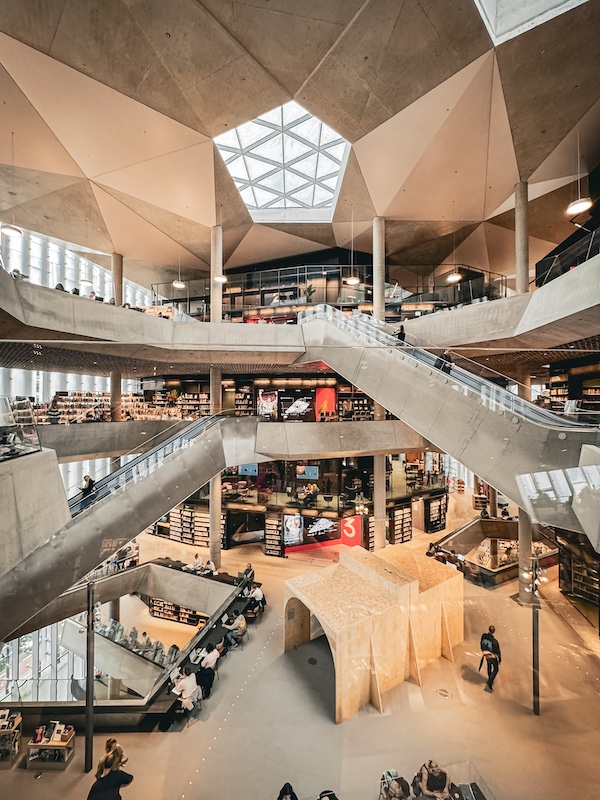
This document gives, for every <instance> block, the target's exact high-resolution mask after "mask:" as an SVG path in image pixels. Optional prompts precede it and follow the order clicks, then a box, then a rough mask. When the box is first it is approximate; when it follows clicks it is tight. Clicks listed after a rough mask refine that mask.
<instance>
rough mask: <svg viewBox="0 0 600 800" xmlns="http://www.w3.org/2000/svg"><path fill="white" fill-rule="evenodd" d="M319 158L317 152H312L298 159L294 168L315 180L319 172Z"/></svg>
mask: <svg viewBox="0 0 600 800" xmlns="http://www.w3.org/2000/svg"><path fill="white" fill-rule="evenodd" d="M317 159H318V156H317V154H316V153H312V154H311V155H309V156H306V158H303V159H302V160H301V161H296V163H295V164H294V170H295V171H296V172H301V173H302V174H303V175H306V177H307V178H311V179H312V180H314V179H315V175H316V174H317Z"/></svg>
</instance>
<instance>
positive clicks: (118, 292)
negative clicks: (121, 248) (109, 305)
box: [110, 253, 123, 306]
mask: <svg viewBox="0 0 600 800" xmlns="http://www.w3.org/2000/svg"><path fill="white" fill-rule="evenodd" d="M110 264H111V270H112V282H113V292H114V293H115V294H114V298H115V304H116V305H118V306H120V305H123V256H122V255H121V254H120V253H113V254H112V256H111V257H110Z"/></svg>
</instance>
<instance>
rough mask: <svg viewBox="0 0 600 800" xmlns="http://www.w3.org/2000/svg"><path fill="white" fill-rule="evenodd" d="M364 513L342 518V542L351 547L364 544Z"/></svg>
mask: <svg viewBox="0 0 600 800" xmlns="http://www.w3.org/2000/svg"><path fill="white" fill-rule="evenodd" d="M362 521H363V516H362V514H355V515H354V516H352V517H344V519H342V520H340V528H341V538H342V544H347V545H348V546H349V547H355V546H358V547H360V546H361V544H362V525H363V522H362Z"/></svg>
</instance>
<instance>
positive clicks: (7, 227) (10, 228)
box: [0, 131, 23, 239]
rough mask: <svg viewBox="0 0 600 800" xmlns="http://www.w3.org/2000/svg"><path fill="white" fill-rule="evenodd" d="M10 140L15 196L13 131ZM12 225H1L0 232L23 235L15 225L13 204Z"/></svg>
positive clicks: (16, 236)
mask: <svg viewBox="0 0 600 800" xmlns="http://www.w3.org/2000/svg"><path fill="white" fill-rule="evenodd" d="M10 141H11V160H10V163H11V165H12V170H13V191H12V194H13V196H16V194H17V192H16V190H15V132H14V131H11V134H10ZM12 221H13V224H12V225H2V227H1V228H0V233H3V234H4V235H5V236H9V237H10V238H11V239H17V238H20V237H21V236H23V231H22V230H21V229H20V228H17V227H16V226H15V207H14V206H13V209H12Z"/></svg>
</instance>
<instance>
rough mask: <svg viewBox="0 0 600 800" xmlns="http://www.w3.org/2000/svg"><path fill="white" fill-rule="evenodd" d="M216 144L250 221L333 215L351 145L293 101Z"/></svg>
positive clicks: (317, 218)
mask: <svg viewBox="0 0 600 800" xmlns="http://www.w3.org/2000/svg"><path fill="white" fill-rule="evenodd" d="M215 144H216V146H217V149H218V150H219V152H220V154H221V156H222V158H223V161H224V162H225V165H226V166H227V169H228V170H229V173H230V174H231V177H232V178H233V179H234V182H235V184H236V186H237V188H238V191H239V192H240V194H241V196H242V199H243V200H244V202H245V204H246V207H247V208H248V209H249V211H250V214H251V216H252V218H253V220H254V221H255V222H267V221H281V222H316V221H323V222H330V221H331V220H332V218H333V211H334V207H335V202H336V199H337V195H338V193H339V186H340V182H341V179H342V176H343V173H344V169H345V166H346V161H347V159H348V153H349V150H350V145H349V144H348V142H346V140H345V139H343V138H342V137H341V136H340V135H339V134H338V133H336V132H335V131H334V130H332V129H331V128H329V127H328V126H327V125H325V124H324V123H323V122H321V121H320V120H318V119H317V118H316V117H314V116H313V115H312V114H310V113H309V112H308V111H306V110H305V109H303V108H302V107H301V106H299V105H298V104H297V103H295V102H294V101H291V102H289V103H286V104H285V105H284V106H280V107H279V108H275V109H272V110H271V111H268V112H265V114H263V115H262V116H261V117H257V118H256V119H254V120H251V121H250V122H246V123H244V124H243V125H240V126H239V127H238V128H236V129H235V130H233V131H227V132H226V133H224V134H222V135H221V136H217V137H216V139H215ZM242 163H243V164H244V165H245V167H244V169H243V170H242V169H241V165H242ZM325 181H327V183H325Z"/></svg>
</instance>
